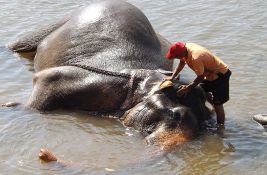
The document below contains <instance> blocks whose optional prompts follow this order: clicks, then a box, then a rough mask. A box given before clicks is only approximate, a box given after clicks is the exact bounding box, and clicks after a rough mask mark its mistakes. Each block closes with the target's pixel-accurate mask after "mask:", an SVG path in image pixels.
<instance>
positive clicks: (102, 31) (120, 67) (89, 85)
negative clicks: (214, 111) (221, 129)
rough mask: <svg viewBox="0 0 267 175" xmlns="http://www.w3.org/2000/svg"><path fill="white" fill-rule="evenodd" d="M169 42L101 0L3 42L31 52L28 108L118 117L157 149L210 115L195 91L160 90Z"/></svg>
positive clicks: (133, 11)
mask: <svg viewBox="0 0 267 175" xmlns="http://www.w3.org/2000/svg"><path fill="white" fill-rule="evenodd" d="M169 45H170V43H169V42H168V41H167V40H166V39H164V38H163V37H161V36H160V35H158V34H156V33H155V32H154V30H153V28H152V26H151V24H150V23H149V21H148V19H147V18H146V16H145V15H144V14H143V13H142V12H141V11H140V10H139V9H138V8H136V7H134V6H133V5H131V4H129V3H127V2H124V1H118V0H109V1H101V2H98V3H95V4H92V5H90V6H88V7H85V8H83V9H82V10H79V11H78V12H76V13H74V14H73V15H72V16H70V17H67V18H65V19H63V20H61V21H60V22H57V23H54V24H52V25H50V26H48V27H46V28H44V29H42V30H39V31H36V32H31V33H29V34H27V35H25V36H24V37H22V38H20V39H18V40H17V41H15V42H13V43H11V44H9V46H8V47H9V48H10V49H12V50H13V51H15V52H19V53H25V52H34V55H35V56H34V69H35V75H34V78H33V84H34V86H33V91H32V94H31V96H30V99H29V101H28V106H30V107H32V108H36V109H38V110H54V109H58V108H68V109H70V108H72V109H80V110H88V111H98V112H113V111H121V114H122V115H120V116H119V117H120V119H121V120H122V122H123V124H124V125H125V126H127V127H133V128H135V129H136V130H139V131H140V132H141V133H143V134H144V135H145V136H146V138H147V141H148V142H149V143H157V144H160V145H161V146H163V147H164V148H167V147H172V146H175V145H176V144H177V143H180V142H183V141H185V140H187V139H188V138H190V137H191V136H192V135H193V134H194V133H196V131H197V130H198V129H199V127H200V124H201V123H202V122H203V121H204V120H206V119H207V118H209V117H210V113H209V110H208V108H207V107H206V106H205V102H206V99H205V96H204V93H203V91H202V89H201V88H199V87H198V88H195V89H194V90H192V91H191V92H190V93H188V94H186V95H184V96H183V97H179V98H178V97H176V95H175V92H176V90H177V88H178V87H179V85H181V83H182V82H178V81H177V82H176V83H175V85H174V86H171V87H168V88H164V89H160V88H159V85H160V83H161V81H162V80H163V79H164V78H165V77H166V76H165V75H164V74H162V73H161V72H160V71H158V70H157V69H165V70H167V71H170V70H171V68H172V62H171V61H165V60H164V55H165V53H166V52H167V49H168V47H169Z"/></svg>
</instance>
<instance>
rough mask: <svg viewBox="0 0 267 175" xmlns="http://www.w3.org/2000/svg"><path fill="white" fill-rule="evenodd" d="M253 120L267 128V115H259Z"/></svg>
mask: <svg viewBox="0 0 267 175" xmlns="http://www.w3.org/2000/svg"><path fill="white" fill-rule="evenodd" d="M253 120H255V121H256V122H258V123H259V124H261V125H263V126H266V127H267V114H257V115H254V116H253Z"/></svg>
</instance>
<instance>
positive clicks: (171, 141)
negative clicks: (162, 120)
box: [146, 128, 189, 152]
mask: <svg viewBox="0 0 267 175" xmlns="http://www.w3.org/2000/svg"><path fill="white" fill-rule="evenodd" d="M188 140H189V137H188V136H186V135H185V134H184V133H182V132H181V130H166V129H164V128H159V129H158V130H156V131H155V132H153V133H152V134H150V135H149V136H147V137H146V142H147V143H148V144H156V145H159V146H160V147H161V149H162V150H164V151H166V152H169V151H171V150H173V149H174V148H175V147H176V146H177V145H179V144H182V143H185V142H186V141H188Z"/></svg>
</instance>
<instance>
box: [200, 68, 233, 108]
mask: <svg viewBox="0 0 267 175" xmlns="http://www.w3.org/2000/svg"><path fill="white" fill-rule="evenodd" d="M231 74H232V72H231V71H230V70H228V71H227V72H226V73H225V74H222V73H219V74H218V76H219V77H218V78H217V79H216V80H214V81H208V80H203V81H202V82H201V83H200V86H201V87H202V88H203V89H204V90H205V91H206V92H211V93H212V95H213V104H214V105H222V104H224V103H225V102H227V101H228V100H229V80H230V76H231Z"/></svg>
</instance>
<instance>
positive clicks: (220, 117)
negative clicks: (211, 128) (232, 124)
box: [214, 104, 225, 125]
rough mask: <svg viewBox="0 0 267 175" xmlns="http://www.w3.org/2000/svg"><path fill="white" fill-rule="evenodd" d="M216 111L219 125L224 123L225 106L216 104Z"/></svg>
mask: <svg viewBox="0 0 267 175" xmlns="http://www.w3.org/2000/svg"><path fill="white" fill-rule="evenodd" d="M214 108H215V112H216V115H217V124H218V125H224V120H225V113H224V108H223V105H222V104H221V105H214Z"/></svg>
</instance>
